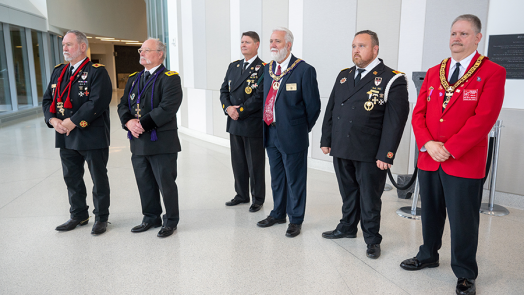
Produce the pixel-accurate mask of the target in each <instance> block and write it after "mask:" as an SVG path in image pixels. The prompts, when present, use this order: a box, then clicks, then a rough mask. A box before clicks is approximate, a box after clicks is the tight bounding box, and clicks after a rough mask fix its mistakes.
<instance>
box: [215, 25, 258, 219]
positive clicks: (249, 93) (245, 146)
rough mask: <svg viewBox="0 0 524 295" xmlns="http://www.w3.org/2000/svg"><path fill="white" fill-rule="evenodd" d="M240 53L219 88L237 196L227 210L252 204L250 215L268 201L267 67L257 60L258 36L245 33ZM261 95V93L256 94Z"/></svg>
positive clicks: (250, 32)
mask: <svg viewBox="0 0 524 295" xmlns="http://www.w3.org/2000/svg"><path fill="white" fill-rule="evenodd" d="M240 42H241V45H240V49H241V51H242V55H244V58H243V59H241V60H237V61H234V62H232V63H230V64H229V67H228V69H227V72H226V77H225V78H224V83H222V87H221V88H220V101H221V102H222V109H223V110H224V113H225V114H226V115H227V116H228V117H227V127H226V131H227V132H229V141H230V143H231V164H232V166H233V175H234V177H235V191H236V196H235V197H234V198H233V199H232V200H231V201H229V202H226V206H235V205H238V204H242V203H249V201H250V198H249V187H250V184H251V196H252V197H253V204H252V205H251V207H249V212H257V211H258V210H260V208H262V205H263V204H264V200H265V197H266V183H265V152H264V143H263V141H262V104H263V101H262V96H263V93H261V91H263V90H262V87H259V86H260V83H261V82H262V79H263V77H264V64H263V62H262V60H261V59H260V58H259V57H258V54H257V53H258V47H259V45H260V38H259V37H258V34H257V33H256V32H252V31H249V32H244V33H242V39H241V40H240ZM257 92H258V93H257Z"/></svg>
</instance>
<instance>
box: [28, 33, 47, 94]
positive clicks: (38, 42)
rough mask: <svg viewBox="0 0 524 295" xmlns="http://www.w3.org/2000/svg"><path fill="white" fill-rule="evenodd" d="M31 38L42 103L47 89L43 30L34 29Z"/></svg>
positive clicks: (37, 89) (37, 83)
mask: <svg viewBox="0 0 524 295" xmlns="http://www.w3.org/2000/svg"><path fill="white" fill-rule="evenodd" d="M31 40H32V41H33V57H34V59H35V76H36V91H37V93H38V102H39V103H41V102H42V98H43V97H44V92H45V89H46V85H45V83H46V77H45V58H44V46H43V42H42V32H38V31H34V30H33V31H31Z"/></svg>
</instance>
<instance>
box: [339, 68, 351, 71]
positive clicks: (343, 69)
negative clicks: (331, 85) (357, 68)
mask: <svg viewBox="0 0 524 295" xmlns="http://www.w3.org/2000/svg"><path fill="white" fill-rule="evenodd" d="M345 70H349V68H345V69H342V70H340V71H341V72H343V71H345Z"/></svg>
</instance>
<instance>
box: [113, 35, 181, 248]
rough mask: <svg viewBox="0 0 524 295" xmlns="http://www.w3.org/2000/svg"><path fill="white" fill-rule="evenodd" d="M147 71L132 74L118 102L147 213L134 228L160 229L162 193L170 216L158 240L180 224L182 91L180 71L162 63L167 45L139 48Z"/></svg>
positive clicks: (156, 43) (149, 41)
mask: <svg viewBox="0 0 524 295" xmlns="http://www.w3.org/2000/svg"><path fill="white" fill-rule="evenodd" d="M138 52H139V53H140V64H141V65H143V66H144V68H145V69H144V70H143V71H141V72H140V73H133V74H131V75H130V77H129V80H128V81H127V85H126V88H125V91H124V96H122V98H121V100H120V103H119V104H118V115H119V116H120V121H121V122H122V127H123V128H124V129H125V130H127V131H128V138H129V139H130V141H131V142H130V145H131V153H132V156H131V162H132V163H133V170H134V171H135V178H136V183H137V185H138V191H139V193H140V200H141V203H142V213H143V215H144V217H143V219H142V223H141V224H140V225H137V226H135V227H133V229H131V231H132V232H134V233H138V232H144V231H147V230H148V229H150V228H151V227H159V226H162V219H161V218H160V215H161V214H162V206H161V204H160V192H162V197H163V199H164V207H165V209H166V214H165V215H164V216H163V227H162V228H161V229H160V231H159V232H158V235H157V236H158V237H161V238H163V237H168V236H170V235H172V234H173V232H174V231H175V230H176V228H177V225H178V220H179V213H178V188H177V185H176V183H175V180H176V176H177V157H178V152H179V151H180V150H181V148H180V141H179V139H178V131H177V129H178V127H177V119H176V113H177V111H178V108H179V107H180V104H181V103H182V87H181V85H180V77H179V76H178V73H177V72H173V71H168V70H167V69H166V68H165V67H164V66H163V65H162V62H163V61H164V59H165V56H166V45H165V44H164V43H162V42H160V41H159V40H158V39H153V38H149V39H147V40H146V41H145V42H144V43H143V44H142V47H141V48H140V49H139V50H138Z"/></svg>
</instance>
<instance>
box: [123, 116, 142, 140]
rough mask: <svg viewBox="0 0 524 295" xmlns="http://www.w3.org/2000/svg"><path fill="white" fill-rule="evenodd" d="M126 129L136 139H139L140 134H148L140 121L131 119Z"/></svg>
mask: <svg viewBox="0 0 524 295" xmlns="http://www.w3.org/2000/svg"><path fill="white" fill-rule="evenodd" d="M126 127H127V130H129V131H130V132H131V135H133V137H134V138H138V137H139V136H140V134H142V133H144V132H146V131H145V130H144V128H143V127H142V124H140V120H138V119H131V120H129V121H127V123H126Z"/></svg>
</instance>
